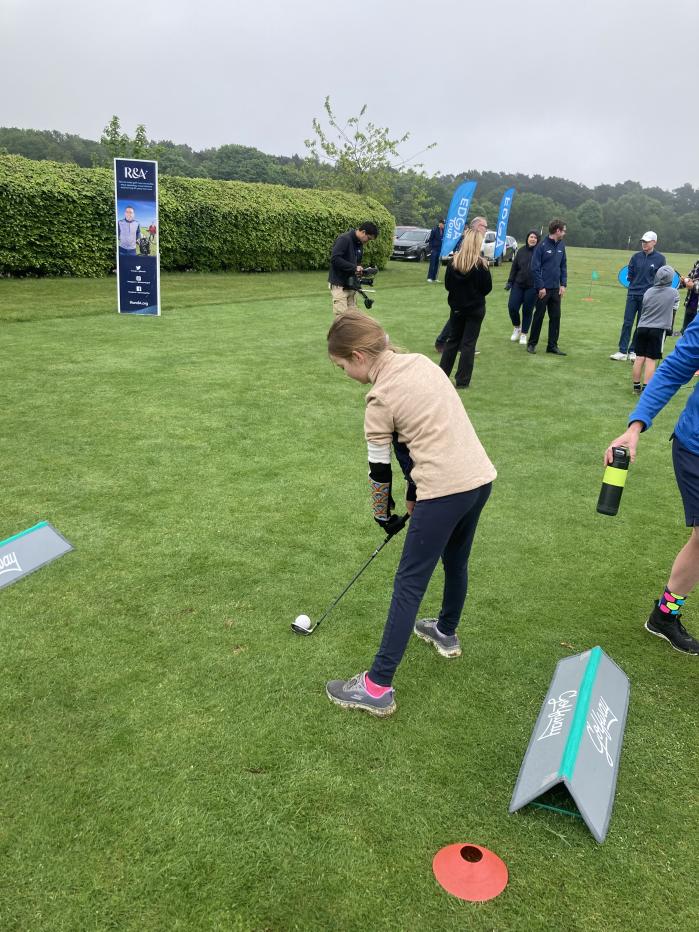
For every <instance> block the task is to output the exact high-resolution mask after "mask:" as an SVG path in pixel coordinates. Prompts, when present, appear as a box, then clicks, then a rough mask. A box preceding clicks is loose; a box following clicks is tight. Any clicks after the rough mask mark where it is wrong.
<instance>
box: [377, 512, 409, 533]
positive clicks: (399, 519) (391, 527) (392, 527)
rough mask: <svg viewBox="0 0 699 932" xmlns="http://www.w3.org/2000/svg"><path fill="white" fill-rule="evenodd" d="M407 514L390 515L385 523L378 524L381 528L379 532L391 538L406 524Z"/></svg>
mask: <svg viewBox="0 0 699 932" xmlns="http://www.w3.org/2000/svg"><path fill="white" fill-rule="evenodd" d="M409 517H410V515H409V514H405V515H402V516H401V515H391V517H390V518H388V519H387V520H386V521H379V522H378V524H379V525H380V526H381V530H382V531H383V532H384V533H385V534H387V535H388V536H389V537H393V536H394V535H396V534H398V533H399V532H400V531H402V530H403V528H404V527H405V525H406V524H407V523H408V518H409Z"/></svg>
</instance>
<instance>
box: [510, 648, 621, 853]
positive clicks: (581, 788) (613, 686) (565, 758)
mask: <svg viewBox="0 0 699 932" xmlns="http://www.w3.org/2000/svg"><path fill="white" fill-rule="evenodd" d="M629 690H630V686H629V680H628V677H627V676H626V674H625V673H624V671H623V670H621V669H620V668H619V667H618V666H617V665H616V664H615V663H614V661H613V660H610V658H609V657H607V655H606V654H605V653H604V651H603V650H602V648H601V647H593V648H592V650H588V651H585V652H584V653H582V654H577V655H576V656H575V657H566V658H565V660H561V661H559V663H558V665H557V666H556V670H555V672H554V675H553V680H552V681H551V686H550V687H549V691H548V693H547V695H546V699H545V700H544V704H543V706H542V707H541V712H540V713H539V718H538V719H537V722H536V726H535V728H534V732H533V734H532V736H531V739H530V741H529V747H528V748H527V753H526V754H525V755H524V760H523V761H522V767H521V768H520V771H519V776H518V777H517V783H516V785H515V791H514V793H513V794H512V801H511V802H510V812H515V811H516V810H517V809H521V808H522V806H526V805H527V803H531V802H533V801H534V800H535V799H536V798H537V797H538V796H541V795H542V794H543V793H546V792H547V791H548V790H550V789H552V788H553V787H554V786H557V785H558V784H563V785H564V786H565V787H566V788H567V790H568V792H569V793H570V795H571V796H572V798H573V800H574V802H575V804H576V806H577V807H578V810H579V812H580V815H581V816H582V817H583V819H584V820H585V822H586V823H587V826H588V828H589V829H590V831H591V832H592V834H593V835H594V836H595V838H596V839H597V841H599V842H603V841H604V839H605V836H606V834H607V829H608V828H609V819H610V818H611V815H612V806H613V805H614V789H615V787H616V778H617V773H618V770H619V757H620V755H621V742H622V739H623V735H624V725H625V724H626V712H627V709H628V705H629Z"/></svg>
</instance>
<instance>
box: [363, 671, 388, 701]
mask: <svg viewBox="0 0 699 932" xmlns="http://www.w3.org/2000/svg"><path fill="white" fill-rule="evenodd" d="M364 685H365V686H366V691H367V692H368V693H369V695H370V696H371V698H372V699H380V698H381V697H382V696H385V695H386V693H390V691H391V687H390V686H379V684H378V683H372V681H371V680H370V679H369V674H368V673H365V674H364Z"/></svg>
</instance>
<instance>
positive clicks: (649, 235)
mask: <svg viewBox="0 0 699 932" xmlns="http://www.w3.org/2000/svg"><path fill="white" fill-rule="evenodd" d="M651 240H652V241H653V242H656V243H657V241H658V234H657V233H655V232H654V231H653V230H648V232H647V233H644V234H643V236H642V237H641V242H642V243H650V242H651Z"/></svg>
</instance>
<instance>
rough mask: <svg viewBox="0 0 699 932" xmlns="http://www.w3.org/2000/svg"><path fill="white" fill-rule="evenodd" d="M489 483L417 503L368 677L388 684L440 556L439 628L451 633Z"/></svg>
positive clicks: (463, 598)
mask: <svg viewBox="0 0 699 932" xmlns="http://www.w3.org/2000/svg"><path fill="white" fill-rule="evenodd" d="M491 488H492V483H490V482H488V483H487V484H486V485H482V486H480V487H479V488H477V489H473V490H472V491H470V492H458V493H457V494H455V495H445V496H443V497H442V498H431V499H425V500H422V501H419V502H417V504H416V505H415V509H414V511H413V515H412V517H411V519H410V523H409V524H408V533H407V535H406V538H405V544H404V546H403V553H402V555H401V558H400V563H399V565H398V570H397V572H396V578H395V581H394V583H393V598H392V599H391V607H390V609H389V611H388V618H387V619H386V626H385V628H384V632H383V638H382V640H381V646H380V647H379V651H378V653H377V655H376V657H375V658H374V663H373V665H372V668H371V670H370V671H369V676H370V678H371V679H372V680H373V682H374V683H377V684H378V685H379V686H390V685H391V681H392V680H393V674H394V673H395V672H396V668H397V667H398V664H399V663H400V662H401V659H402V657H403V654H404V653H405V648H406V647H407V646H408V641H409V639H410V634H411V632H412V630H413V625H414V624H415V619H416V617H417V612H418V609H419V608H420V603H421V602H422V597H423V596H424V594H425V590H426V589H427V586H428V584H429V581H430V579H431V578H432V573H433V572H434V570H435V567H436V566H437V563H438V562H439V559H440V557H441V559H442V563H443V564H444V593H443V595H442V608H441V611H440V613H439V630H440V631H441V632H442V633H443V634H447V635H449V634H454V632H455V631H456V628H457V626H458V624H459V621H460V620H461V611H462V609H463V607H464V602H465V601H466V591H467V589H468V558H469V555H470V553H471V545H472V544H473V538H474V535H475V533H476V527H477V526H478V519H479V518H480V516H481V511H482V510H483V506H484V505H485V503H486V502H487V501H488V496H489V495H490V490H491Z"/></svg>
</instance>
